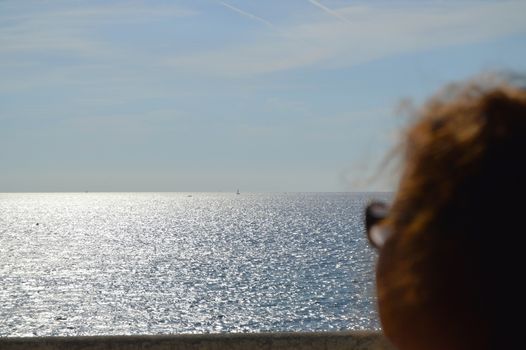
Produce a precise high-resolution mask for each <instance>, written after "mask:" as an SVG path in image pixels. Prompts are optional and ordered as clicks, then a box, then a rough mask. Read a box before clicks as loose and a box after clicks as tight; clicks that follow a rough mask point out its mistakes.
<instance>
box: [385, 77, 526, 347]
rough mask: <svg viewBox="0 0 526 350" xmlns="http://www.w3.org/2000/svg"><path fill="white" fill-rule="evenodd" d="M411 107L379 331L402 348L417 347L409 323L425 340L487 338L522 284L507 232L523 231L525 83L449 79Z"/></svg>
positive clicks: (485, 342) (467, 343) (445, 342)
mask: <svg viewBox="0 0 526 350" xmlns="http://www.w3.org/2000/svg"><path fill="white" fill-rule="evenodd" d="M417 115H418V117H419V118H418V120H417V121H416V122H415V123H414V124H413V125H411V126H410V128H408V130H407V131H406V134H405V137H404V140H405V141H404V144H403V145H402V149H403V154H402V155H403V173H402V176H401V180H400V183H399V188H398V191H397V194H396V196H395V200H394V203H393V206H392V209H391V213H390V215H389V217H388V218H387V220H386V221H387V222H386V225H388V226H389V227H390V229H391V230H392V232H394V234H393V235H392V237H391V238H390V239H389V240H388V242H386V245H385V246H384V248H383V249H382V251H381V254H380V260H379V263H378V268H377V290H378V300H379V307H380V316H381V319H382V324H383V326H384V331H385V332H386V334H387V336H388V337H389V338H391V339H392V340H393V342H394V343H395V345H398V346H399V347H400V349H411V348H417V347H411V345H410V344H407V334H408V333H410V332H412V333H413V340H414V339H416V337H417V336H420V337H422V339H423V340H424V339H428V341H429V342H432V340H431V339H436V340H437V341H436V342H435V345H432V344H427V345H426V346H425V348H427V349H435V348H436V349H444V348H448V349H456V348H458V349H475V348H477V349H481V348H492V346H493V345H494V344H493V342H494V341H497V340H496V339H497V338H498V337H500V336H502V334H500V333H499V329H500V326H501V325H502V323H501V322H503V319H505V318H506V317H510V314H511V310H513V305H512V304H510V303H512V301H511V300H510V297H511V296H512V295H515V294H516V293H518V292H517V289H516V288H517V286H516V285H514V283H515V281H516V280H517V276H520V271H519V270H518V266H520V265H518V263H517V262H516V261H515V260H517V259H518V258H519V256H520V252H519V251H518V249H519V248H518V245H517V244H515V245H513V244H510V238H511V237H516V236H518V234H521V233H526V232H525V231H526V230H525V229H524V226H522V215H521V214H522V212H523V210H524V208H525V206H524V200H526V184H525V183H526V90H524V89H521V88H518V87H513V86H511V85H509V84H506V83H501V84H499V85H497V86H491V87H490V86H485V85H481V84H480V83H469V84H467V85H463V86H454V87H449V88H448V89H446V90H445V91H444V92H443V93H442V94H440V95H437V96H435V97H433V98H431V99H430V100H429V101H428V102H427V103H426V104H425V105H424V106H423V107H422V108H421V109H420V110H419V111H418V112H417ZM513 277H515V278H513ZM515 296H516V300H517V299H521V296H520V295H515ZM402 334H403V335H402ZM508 337H509V334H508ZM499 341H502V339H500V340H499ZM415 343H416V342H415ZM453 343H454V344H456V345H452V344H453ZM492 344H493V345H492ZM433 346H436V347H433ZM455 346H457V347H455Z"/></svg>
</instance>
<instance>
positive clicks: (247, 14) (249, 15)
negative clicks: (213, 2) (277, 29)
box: [220, 1, 274, 28]
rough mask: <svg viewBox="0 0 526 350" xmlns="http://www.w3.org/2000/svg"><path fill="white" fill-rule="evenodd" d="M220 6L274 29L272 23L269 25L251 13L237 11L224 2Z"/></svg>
mask: <svg viewBox="0 0 526 350" xmlns="http://www.w3.org/2000/svg"><path fill="white" fill-rule="evenodd" d="M220 4H221V5H223V6H224V7H227V8H229V9H231V10H232V11H235V12H237V13H239V14H241V15H243V16H245V17H248V18H251V19H253V20H256V21H258V22H261V23H264V24H266V25H267V26H269V27H272V28H274V25H273V24H272V23H270V22H269V21H267V20H266V19H263V18H261V17H258V16H256V15H253V14H251V13H248V12H245V11H243V10H241V9H238V8H237V7H234V6H232V5H229V4H227V3H226V2H222V1H221V2H220Z"/></svg>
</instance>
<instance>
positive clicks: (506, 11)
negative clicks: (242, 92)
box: [163, 0, 526, 76]
mask: <svg viewBox="0 0 526 350" xmlns="http://www.w3.org/2000/svg"><path fill="white" fill-rule="evenodd" d="M434 4H435V5H434V6H431V5H429V4H426V5H425V6H424V5H415V6H411V7H409V6H407V7H404V9H403V10H401V9H399V8H398V7H396V6H388V5H382V6H365V5H360V6H358V7H356V6H348V7H345V8H341V9H339V10H338V13H339V14H341V15H342V16H343V15H344V16H345V17H344V18H346V19H347V20H346V21H345V22H343V21H333V20H318V21H305V22H303V23H299V24H298V23H294V24H289V25H282V26H281V27H280V28H281V31H279V32H275V33H274V34H273V35H272V36H270V37H269V35H265V36H262V37H259V38H258V37H256V38H254V40H253V41H252V43H251V44H246V43H245V44H243V45H239V46H237V47H235V46H234V47H232V46H229V47H225V48H220V49H216V50H214V51H208V52H205V53H199V54H188V55H185V56H178V57H171V58H163V61H164V62H163V64H165V65H167V66H170V67H173V68H175V69H178V67H180V68H181V69H184V70H185V71H193V72H196V73H201V74H215V75H220V76H232V75H254V74H262V73H269V72H276V71H283V70H289V69H297V68H302V67H307V66H313V65H318V66H322V67H350V66H353V65H356V64H361V63H364V62H367V61H370V60H375V59H379V58H383V57H388V56H390V55H397V54H403V53H410V52H415V51H419V50H427V49H433V48H439V47H447V46H451V45H462V44H469V43H476V42H481V41H485V40H492V39H495V38H499V37H502V36H507V35H512V34H517V33H526V22H525V21H524V18H523V17H524V16H523V15H522V14H523V13H525V12H526V2H524V1H518V0H512V1H505V2H484V3H477V4H476V5H475V4H474V3H473V2H459V3H454V4H449V3H448V4H447V6H445V5H441V3H439V2H437V3H434Z"/></svg>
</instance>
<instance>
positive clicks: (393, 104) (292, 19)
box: [0, 0, 526, 192]
mask: <svg viewBox="0 0 526 350" xmlns="http://www.w3.org/2000/svg"><path fill="white" fill-rule="evenodd" d="M525 13H526V1H524V0H522V1H508V0H503V1H483V0H480V1H464V0H459V1H438V0H436V1H426V0H420V1H408V0H407V1H376V0H369V1H354V0H288V1H283V0H266V1H260V0H259V1H258V0H225V1H214V0H191V1H190V0H186V1H184V0H181V1H177V0H173V1H161V0H150V1H115V0H105V1H96V0H95V1H76V0H67V1H61V0H55V1H46V0H41V1H30V0H27V1H26V0H0V192H56V191H59V192H61V191H66V192H70V191H71V192H76V191H90V192H96V191H184V192H194V191H214V192H215V191H225V192H234V191H236V190H237V189H239V190H240V191H241V192H296V191H309V192H311V191H312V192H318V191H320V192H325V191H391V190H394V189H396V180H397V171H396V166H395V167H391V168H384V167H382V166H381V164H382V163H383V162H384V161H385V160H386V159H388V158H389V157H390V155H392V150H393V149H394V148H395V147H396V145H397V144H398V142H399V138H400V134H401V131H402V130H403V128H404V127H405V126H406V125H407V124H408V121H409V118H408V117H406V116H404V115H400V113H398V110H399V108H398V106H399V105H400V103H401V101H406V100H412V101H414V103H415V104H418V103H422V101H424V100H425V99H426V98H427V97H429V96H430V95H431V94H433V93H434V92H436V91H437V89H439V88H441V87H442V86H444V85H445V84H448V83H450V82H453V81H459V80H463V79H468V78H470V77H473V76H474V75H477V74H484V73H487V72H492V71H512V72H516V73H524V72H526V21H525V20H524V14H525Z"/></svg>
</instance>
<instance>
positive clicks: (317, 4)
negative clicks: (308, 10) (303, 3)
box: [308, 0, 349, 22]
mask: <svg viewBox="0 0 526 350" xmlns="http://www.w3.org/2000/svg"><path fill="white" fill-rule="evenodd" d="M308 1H309V2H310V3H311V4H313V5H314V6H316V7H318V8H320V9H322V10H323V11H325V12H326V13H328V14H329V15H331V16H333V17H335V18H338V19H339V20H341V21H344V22H349V20H348V19H347V18H345V17H344V16H342V15H341V14H340V13H338V12H337V11H335V10H332V9H330V8H328V7H327V6H325V5H323V4H321V3H320V2H318V1H316V0H308Z"/></svg>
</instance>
